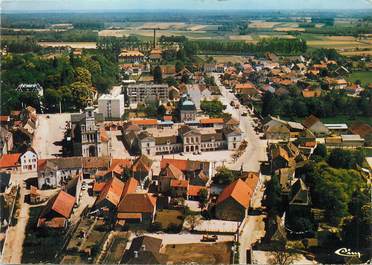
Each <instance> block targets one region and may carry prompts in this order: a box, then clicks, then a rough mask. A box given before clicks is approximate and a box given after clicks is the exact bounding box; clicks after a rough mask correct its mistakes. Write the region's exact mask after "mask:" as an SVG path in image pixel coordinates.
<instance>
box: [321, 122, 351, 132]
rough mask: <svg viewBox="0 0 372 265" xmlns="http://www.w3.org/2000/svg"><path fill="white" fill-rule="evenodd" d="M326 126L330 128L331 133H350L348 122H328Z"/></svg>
mask: <svg viewBox="0 0 372 265" xmlns="http://www.w3.org/2000/svg"><path fill="white" fill-rule="evenodd" d="M324 126H325V127H327V128H328V130H329V131H330V133H331V134H335V135H341V134H346V133H348V127H347V124H346V123H326V124H324Z"/></svg>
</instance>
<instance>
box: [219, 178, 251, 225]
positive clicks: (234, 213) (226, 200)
mask: <svg viewBox="0 0 372 265" xmlns="http://www.w3.org/2000/svg"><path fill="white" fill-rule="evenodd" d="M252 194H253V191H252V190H251V189H250V188H249V186H248V184H247V183H245V182H244V181H243V180H241V179H238V180H236V181H234V182H233V183H231V184H230V185H228V186H227V187H226V188H224V189H223V191H222V192H221V194H220V195H219V196H218V199H217V203H216V217H217V218H218V219H222V220H227V221H237V222H240V221H242V220H243V219H244V218H245V217H246V215H247V209H248V207H249V205H250V201H251V197H252Z"/></svg>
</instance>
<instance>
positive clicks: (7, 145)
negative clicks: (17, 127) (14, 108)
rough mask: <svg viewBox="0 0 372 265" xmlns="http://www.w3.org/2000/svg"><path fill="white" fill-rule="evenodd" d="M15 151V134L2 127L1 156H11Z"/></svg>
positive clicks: (0, 128)
mask: <svg viewBox="0 0 372 265" xmlns="http://www.w3.org/2000/svg"><path fill="white" fill-rule="evenodd" d="M12 150H13V134H12V133H11V132H10V131H9V130H7V129H5V128H4V126H0V156H2V155H5V154H9V153H10V152H11V151H12Z"/></svg>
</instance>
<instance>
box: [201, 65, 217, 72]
mask: <svg viewBox="0 0 372 265" xmlns="http://www.w3.org/2000/svg"><path fill="white" fill-rule="evenodd" d="M203 71H204V72H217V65H216V64H214V63H206V64H204V65H203Z"/></svg>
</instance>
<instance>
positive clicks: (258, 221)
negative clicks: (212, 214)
mask: <svg viewBox="0 0 372 265" xmlns="http://www.w3.org/2000/svg"><path fill="white" fill-rule="evenodd" d="M213 76H214V79H215V81H216V84H217V85H218V86H219V88H220V91H221V94H222V96H221V97H220V101H221V102H222V103H223V104H224V105H226V106H227V107H226V112H228V113H231V115H232V117H233V118H234V119H237V120H238V121H239V122H240V129H241V130H242V132H243V134H244V139H245V140H246V141H247V142H248V145H247V148H246V149H245V151H244V153H243V154H242V155H241V156H240V157H239V159H238V160H237V161H235V162H232V163H231V162H230V163H226V166H227V167H229V168H231V169H235V170H238V169H241V168H243V170H244V171H256V172H258V171H259V170H260V162H261V161H267V153H266V147H267V141H266V140H262V139H260V135H258V134H256V132H255V131H254V121H253V117H252V115H251V112H250V111H249V110H248V109H247V108H246V107H245V106H240V107H239V109H235V108H234V107H232V106H230V102H231V101H235V102H238V99H237V98H236V97H235V95H234V94H233V93H231V92H230V91H228V90H227V89H226V87H225V86H223V85H222V84H221V82H220V80H219V75H218V74H213ZM244 112H247V113H248V115H247V116H242V114H243V113H244ZM264 181H265V176H264V175H261V179H260V184H259V187H258V191H257V192H256V193H255V195H254V197H253V198H252V201H253V207H260V206H261V201H262V198H263V194H264V184H263V183H264ZM263 219H264V216H263V215H254V216H253V215H249V216H247V217H246V218H245V219H244V221H243V222H242V226H241V227H242V228H241V231H240V233H239V243H240V245H239V263H240V264H244V263H246V250H247V249H249V248H250V247H251V245H252V244H253V243H254V242H256V241H257V240H258V239H259V238H261V237H262V236H263V235H264V232H265V225H264V221H263Z"/></svg>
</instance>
